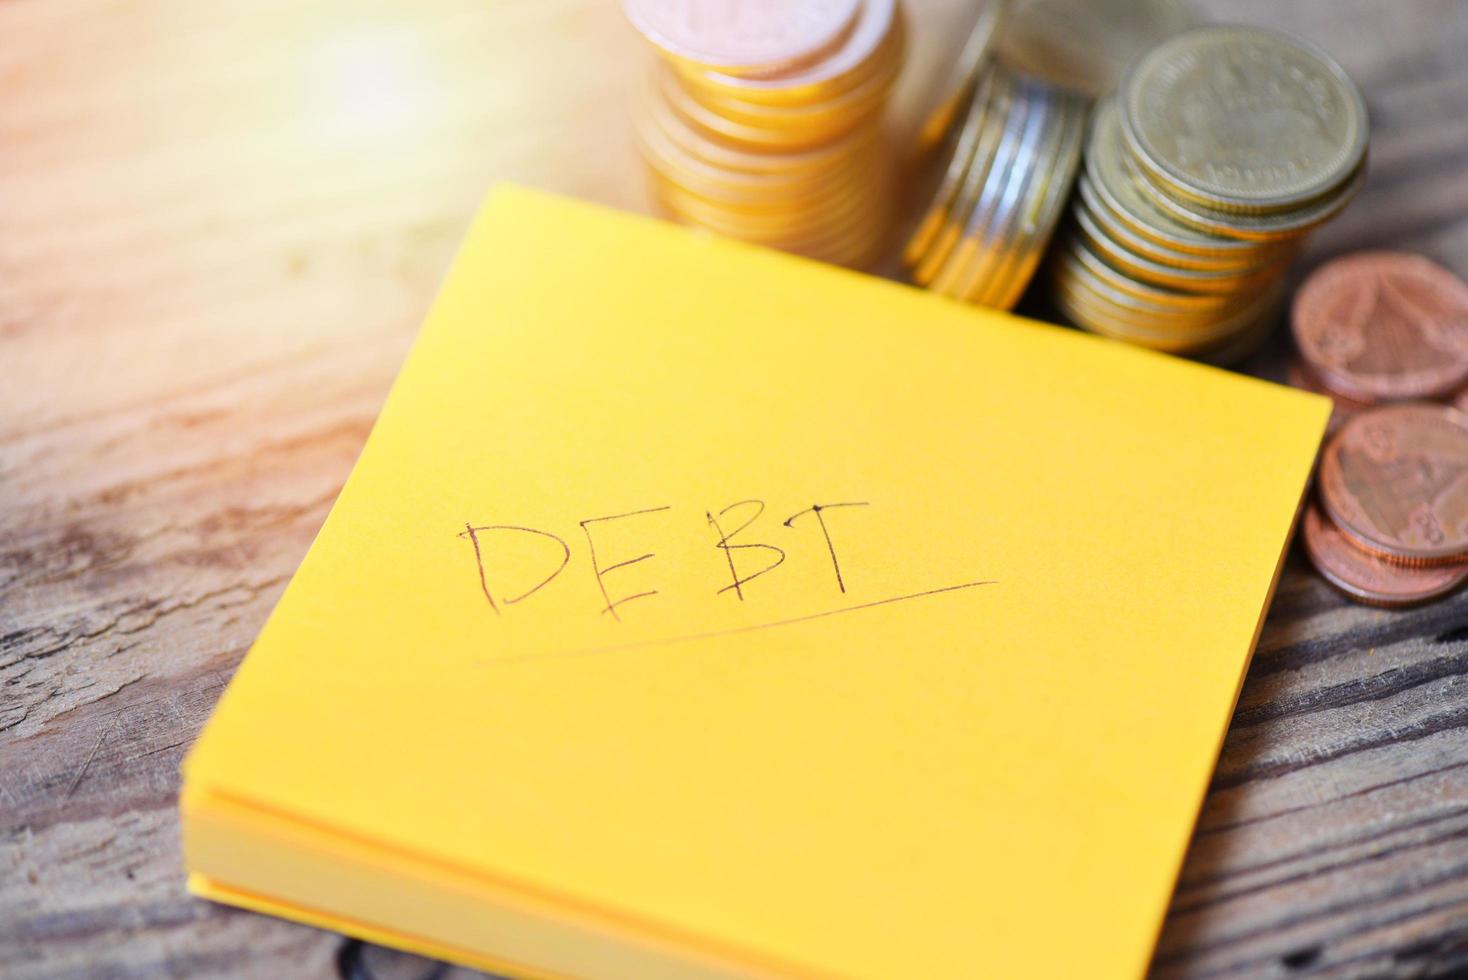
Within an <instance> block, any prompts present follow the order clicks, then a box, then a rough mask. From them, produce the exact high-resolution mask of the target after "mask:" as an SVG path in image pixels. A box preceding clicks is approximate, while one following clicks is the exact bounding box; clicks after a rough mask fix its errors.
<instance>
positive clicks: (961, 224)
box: [912, 68, 1016, 287]
mask: <svg viewBox="0 0 1468 980" xmlns="http://www.w3.org/2000/svg"><path fill="white" fill-rule="evenodd" d="M993 74H994V76H995V77H994V85H993V93H992V95H991V97H990V99H989V101H988V103H987V105H986V106H985V107H984V108H983V109H982V111H981V113H980V114H979V115H977V116H971V117H970V118H971V119H972V120H973V121H972V122H971V123H970V125H971V126H972V127H973V128H974V129H976V130H978V136H977V139H976V140H975V142H974V145H973V153H972V155H971V158H970V160H969V161H968V164H967V167H966V168H965V169H964V171H963V174H962V179H961V181H960V183H959V186H958V189H957V191H955V193H954V195H953V197H952V199H951V200H950V202H949V204H948V206H947V209H946V210H945V211H944V214H943V220H942V223H941V226H940V228H939V231H938V234H937V237H936V238H935V239H934V240H933V242H932V244H931V245H930V246H929V247H928V249H927V251H926V252H925V253H924V254H923V255H922V256H921V257H920V261H919V262H918V264H917V267H916V268H915V269H914V270H913V274H912V278H913V282H916V283H918V284H919V285H922V286H928V287H932V284H933V280H934V279H935V278H936V277H937V276H938V274H939V273H940V272H941V271H942V270H943V268H944V266H945V265H946V264H947V263H948V257H949V256H950V255H952V254H953V249H954V246H956V245H958V244H959V243H960V240H961V239H962V238H963V234H964V230H965V229H966V228H967V227H968V219H969V216H970V215H971V214H973V211H974V207H975V206H976V205H977V204H978V201H979V198H980V195H981V194H982V193H983V191H984V188H985V187H987V186H988V182H989V175H990V174H991V173H992V172H993V170H994V165H995V163H996V161H997V160H998V158H999V154H1000V150H1001V148H1003V147H1004V146H1005V143H1004V141H1005V139H1006V138H1007V134H1008V132H1009V127H1010V121H1011V118H1012V116H1013V115H1014V100H1015V98H1016V94H1015V88H1016V85H1015V80H1014V77H1013V76H1012V75H1010V74H1009V73H1008V72H1006V71H1003V70H1001V69H998V68H995V69H994V72H993ZM977 98H978V95H977V94H975V99H976V100H977Z"/></svg>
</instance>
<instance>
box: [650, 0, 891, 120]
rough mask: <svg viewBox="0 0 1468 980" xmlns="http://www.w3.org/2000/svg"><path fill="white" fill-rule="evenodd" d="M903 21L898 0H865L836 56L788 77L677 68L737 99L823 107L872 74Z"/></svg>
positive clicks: (682, 65)
mask: <svg viewBox="0 0 1468 980" xmlns="http://www.w3.org/2000/svg"><path fill="white" fill-rule="evenodd" d="M900 16H901V11H900V10H899V8H898V5H897V0H862V3H861V8H860V10H859V11H858V13H857V15H856V22H855V24H854V25H853V26H852V28H851V30H850V32H848V33H847V35H846V37H845V39H844V40H843V41H842V42H841V45H840V47H839V48H837V49H836V50H835V51H834V52H833V53H832V54H831V55H830V57H827V58H823V59H820V60H818V61H816V62H815V63H814V64H808V65H805V66H803V67H801V68H797V69H795V70H794V71H790V72H786V73H783V74H780V73H777V74H774V75H760V74H749V73H743V74H731V73H727V72H720V71H718V70H715V69H709V68H705V67H702V66H695V65H689V64H687V63H686V62H682V61H680V62H676V63H675V64H674V68H675V70H677V71H678V72H679V74H681V75H683V76H684V77H685V78H688V79H691V80H692V81H693V82H695V83H696V84H698V85H700V86H702V87H705V88H708V89H710V90H713V91H718V92H722V93H723V94H725V95H727V96H731V97H735V98H743V99H747V100H750V101H753V102H761V101H765V102H768V103H769V104H772V105H785V104H789V103H811V102H819V101H823V100H825V99H828V98H830V97H831V96H832V95H833V94H839V93H841V92H844V91H846V90H849V89H850V88H852V87H853V85H854V83H857V82H859V81H860V80H861V79H863V78H864V77H866V76H867V75H868V74H869V73H870V69H871V67H872V62H873V58H874V56H875V55H876V54H877V53H878V52H879V51H880V50H881V49H882V47H883V46H884V45H889V44H891V43H892V40H893V30H894V28H896V27H897V26H898V24H899V21H900Z"/></svg>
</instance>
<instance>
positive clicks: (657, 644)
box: [183, 188, 1329, 980]
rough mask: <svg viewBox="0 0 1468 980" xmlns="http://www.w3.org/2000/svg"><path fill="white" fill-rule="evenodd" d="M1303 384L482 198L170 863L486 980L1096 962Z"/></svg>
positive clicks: (1288, 458)
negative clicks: (456, 964) (439, 958)
mask: <svg viewBox="0 0 1468 980" xmlns="http://www.w3.org/2000/svg"><path fill="white" fill-rule="evenodd" d="M1328 411H1329V407H1328V405H1327V403H1326V402H1325V400H1324V399H1321V398H1318V397H1315V396H1312V395H1307V394H1303V393H1299V392H1295V391H1291V390H1288V389H1283V388H1279V387H1277V386H1274V385H1270V384H1267V383H1264V382H1260V381H1256V380H1253V379H1248V378H1243V377H1239V376H1235V375H1231V374H1227V373H1225V372H1222V371H1218V370H1214V369H1211V368H1207V367H1202V366H1198V365H1194V364H1190V363H1185V362H1181V361H1177V360H1173V359H1170V358H1166V357H1162V356H1158V355H1154V354H1150V353H1147V352H1143V351H1140V350H1136V349H1132V348H1128V347H1124V346H1121V345H1118V344H1114V343H1111V342H1108V341H1103V340H1099V339H1095V338H1091V337H1086V336H1082V335H1079V334H1077V333H1075V332H1073V331H1068V330H1063V329H1059V328H1052V327H1047V326H1042V325H1038V324H1034V323H1029V322H1026V321H1023V320H1020V319H1017V318H1014V317H1010V316H1007V315H1004V314H1000V313H991V312H985V311H981V310H977V309H972V308H968V307H964V306H960V305H957V304H954V303H951V302H949V301H948V300H945V299H943V298H941V297H937V296H933V295H929V294H926V293H923V292H920V291H917V290H913V289H909V288H906V287H903V286H899V285H895V284H891V283H887V282H882V281H878V280H875V279H870V278H867V277H863V276H860V275H857V274H853V273H848V272H844V271H841V270H837V269H832V268H828V267H823V266H819V265H816V264H813V263H809V262H805V261H803V260H799V259H794V258H791V257H788V256H785V255H780V254H777V253H773V252H767V251H763V250H759V249H754V248H749V247H745V246H742V245H738V244H735V243H730V242H725V241H720V240H716V239H712V238H708V237H702V236H698V235H695V234H690V233H687V232H685V231H682V230H679V229H675V228H672V227H670V226H666V225H663V224H660V223H657V222H653V221H649V220H645V219H641V218H636V217H631V216H627V215H622V214H617V213H614V212H610V211H606V210H602V209H599V208H595V207H591V206H588V205H583V204H578V203H574V202H570V201H565V200H561V199H558V198H554V197H549V196H546V195H542V194H539V193H534V192H531V191H526V190H520V189H515V188H502V189H500V190H497V191H496V192H495V193H494V194H493V195H491V197H490V199H489V201H488V203H487V204H486V205H485V207H484V209H483V211H482V212H481V214H480V215H479V217H478V219H477V220H476V221H475V224H474V226H473V228H472V230H471V232H470V234H469V237H468V239H467V241H466V243H465V245H464V247H463V250H462V252H461V254H460V256H459V258H458V260H457V263H456V265H455V267H454V269H453V271H452V273H451V274H450V276H449V279H448V281H447V283H446V285H445V287H444V289H443V291H442V293H441V295H440V296H439V298H438V300H437V302H436V303H435V306H434V308H433V311H432V313H431V314H430V316H429V318H428V321H427V323H426V324H425V326H424V328H423V331H422V334H421V336H420V338H419V340H418V342H417V345H416V347H415V349H414V351H413V353H412V355H411V356H410V357H409V359H408V362H407V364H406V365H405V367H404V368H403V371H402V374H401V375H400V377H399V379H398V382H397V384H396V386H395V387H394V389H393V392H392V394H391V396H390V398H389V400H388V402H387V405H386V407H385V408H384V409H383V412H382V416H381V418H380V419H379V421H378V423H377V426H376V428H375V429H374V431H373V433H372V436H371V438H370V439H369V441H368V443H367V446H366V448H365V449H364V450H363V453H362V456H361V459H360V460H359V462H358V464H357V467H356V469H355V471H354V472H353V473H352V476H351V478H350V479H349V481H348V482H347V485H346V487H345V489H344V490H343V491H342V494H341V497H340V499H339V500H338V501H337V503H336V506H335V507H334V508H333V510H332V512H331V515H330V517H329V518H328V520H327V522H326V524H325V526H324V527H323V528H322V530H321V533H320V535H319V537H318V538H317V540H316V542H315V544H314V545H313V546H312V548H311V551H310V554H309V555H308V556H307V558H306V560H305V562H304V563H303V564H302V566H301V568H300V570H299V571H298V572H297V574H296V576H295V578H294V580H293V581H292V582H291V585H290V587H289V588H288V589H287V591H286V593H285V596H284V597H283V598H282V600H281V602H280V604H279V606H278V607H277V608H276V610H275V612H274V614H273V615H272V616H271V618H270V621H269V623H268V624H267V625H266V627H265V629H264V631H263V632H262V633H261V635H260V638H259V640H258V642H257V643H256V645H255V647H254V649H253V650H252V651H251V652H250V654H249V656H248V657H247V658H246V660H245V662H244V664H243V666H242V667H241V669H240V671H239V674H238V676H237V677H236V678H235V680H234V682H233V683H232V684H231V686H230V688H229V690H228V692H227V693H226V694H225V696H224V698H223V700H222V701H221V703H220V705H219V708H218V710H217V711H216V713H215V716H214V718H213V719H212V720H211V721H210V723H209V725H208V727H207V729H206V730H205V732H204V734H203V735H202V736H201V738H200V740H199V742H198V744H197V745H196V746H195V748H194V750H193V752H192V754H191V755H190V757H189V760H188V762H187V764H186V770H185V776H186V784H185V791H184V794H183V811H184V832H185V847H186V856H187V862H188V866H189V869H190V872H191V883H192V884H193V886H194V887H195V888H196V890H198V891H200V892H201V893H203V894H206V895H209V896H211V897H216V898H219V899H220V900H223V901H228V902H233V903H236V904H240V905H245V906H247V907H252V908H257V909H263V910H266V911H272V912H276V913H278V914H282V915H287V916H291V917H294V918H298V919H302V920H304V921H308V922H313V923H317V924H323V925H327V926H331V927H335V928H338V929H342V930H344V931H348V932H353V933H356V934H359V935H365V936H369V937H371V938H374V939H379V940H381V941H386V942H394V943H398V944H400V945H404V946H407V947H409V948H414V949H419V950H423V951H427V952H432V953H436V954H439V955H443V956H447V957H451V958H455V959H459V960H463V961H466V962H471V963H479V964H483V965H490V966H493V967H495V968H498V969H501V970H505V971H508V972H511V973H516V974H525V975H536V976H540V975H546V976H585V977H593V976H594V977H601V976H607V977H613V976H616V977H635V978H639V980H641V978H650V977H692V976H750V975H756V976H765V975H769V976H782V975H798V976H822V977H825V976H839V977H881V978H892V977H950V976H1002V977H1013V976H1026V977H1038V976H1055V977H1076V976H1086V977H1093V978H1094V977H1103V978H1104V977H1132V976H1138V975H1140V974H1141V973H1142V972H1143V971H1144V970H1145V968H1146V964H1147V961H1148V957H1149V955H1150V951H1151V947H1152V944H1153V942H1154V939H1155V936H1156V933H1157V930H1158V927H1159V924H1160V922H1161V918H1162V915H1163V911H1164V909H1165V907H1166V905H1167V901H1168V897H1169V893H1170V891H1171V888H1172V884H1173V880H1174V878H1175V876H1176V873H1177V870H1178V867H1179V864H1180V862H1181V860H1182V856H1183V853H1184V850H1185V848H1186V845H1187V842H1188V838H1189V834H1190V831H1191V828H1192V823H1193V820H1194V818H1195V815H1196V812H1197V809H1198V806H1199V803H1200V801H1201V798H1202V795H1203V792H1204V788H1205V786H1206V784H1207V781H1208V778H1209V774H1210V771H1211V769H1212V766H1213V763H1214V760H1215V757H1216V754H1217V751H1218V748H1219V745H1220V742H1221V740H1222V737H1223V733H1224V731H1225V728H1226V726H1227V723H1228V718H1229V715H1230V712H1231V711H1232V708H1233V704H1234V700H1235V698H1236V695H1237V692H1238V687H1239V684H1240V681H1241V679H1242V676H1243V673H1244V670H1245V667H1246V666H1247V663H1248V660H1249V656H1250V653H1251V651H1252V649H1253V646H1254V642H1255V639H1256V636H1257V633H1258V630H1259V626H1260V622H1261V620H1262V617H1263V615H1264V611H1265V609H1266V608H1267V605H1268V602H1269V598H1270V595H1271V592H1272V589H1273V585H1274V581H1275V578H1276V575H1277V571H1278V567H1279V565H1280V562H1281V559H1282V554H1283V552H1284V549H1285V546H1286V543H1287V541H1288V538H1289V534H1290V530H1291V527H1292V523H1293V521H1294V518H1295V512H1296V508H1297V505H1298V503H1299V500H1300V498H1301V494H1302V492H1303V489H1304V487H1305V484H1306V480H1307V478H1308V475H1309V472H1310V467H1311V463H1312V460H1313V458H1314V454H1315V450H1316V446H1317V443H1318V441H1319V439H1320V437H1321V434H1322V432H1323V430H1324V426H1325V421H1326V417H1327V415H1328Z"/></svg>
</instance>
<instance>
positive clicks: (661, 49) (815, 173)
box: [623, 0, 904, 266]
mask: <svg viewBox="0 0 1468 980" xmlns="http://www.w3.org/2000/svg"><path fill="white" fill-rule="evenodd" d="M623 6H624V9H625V11H626V13H627V16H628V19H630V20H631V21H632V23H633V25H634V26H635V27H636V28H637V29H638V30H639V31H640V32H641V33H642V35H643V36H644V37H645V38H646V39H647V40H648V41H649V42H650V43H651V45H652V47H653V48H654V50H655V51H656V52H657V54H658V57H657V58H656V59H654V63H653V64H652V66H651V67H652V70H651V72H650V74H649V76H648V77H647V79H646V83H645V85H644V87H643V90H642V91H641V93H640V97H639V98H638V100H637V105H636V109H635V115H636V133H637V138H638V143H639V146H640V149H641V151H642V155H643V158H644V159H645V160H646V162H647V164H648V168H649V171H650V175H651V181H652V188H653V193H654V196H655V197H656V198H657V200H658V202H659V203H660V204H661V206H662V207H663V208H664V209H665V210H666V211H667V212H668V213H669V214H670V215H671V216H673V217H674V218H676V219H678V220H680V221H683V222H685V223H688V224H693V225H698V226H701V227H704V228H708V229H710V230H712V231H716V232H720V233H722V234H726V235H730V236H732V237H735V238H741V239H744V240H746V241H751V242H757V243H759V244H763V245H768V246H772V247H775V248H780V249H785V250H787V251H790V252H795V253H798V254H802V255H806V256H809V257H811V258H817V259H822V260H825V261H828V262H835V263H838V264H843V265H851V266H863V265H867V264H870V263H871V262H872V261H873V260H874V259H875V258H876V257H877V256H878V255H879V253H880V251H881V248H882V246H883V244H884V241H885V235H886V232H887V229H888V226H889V220H890V216H891V214H892V193H891V187H890V180H891V175H892V168H891V165H890V159H889V153H888V148H887V146H886V143H885V140H884V138H883V132H882V117H883V114H884V111H885V108H886V104H887V101H888V96H889V94H890V92H891V89H892V86H893V83H894V82H895V81H896V79H897V76H898V73H899V71H900V69H901V67H902V58H903V50H904V29H903V19H902V18H903V15H902V9H901V6H900V3H899V0H780V2H776V0H757V2H754V0H752V2H743V3H738V2H733V0H624V4H623Z"/></svg>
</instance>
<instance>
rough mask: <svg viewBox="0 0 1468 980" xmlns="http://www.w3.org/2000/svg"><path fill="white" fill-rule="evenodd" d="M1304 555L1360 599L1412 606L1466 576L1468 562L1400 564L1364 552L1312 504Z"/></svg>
mask: <svg viewBox="0 0 1468 980" xmlns="http://www.w3.org/2000/svg"><path fill="white" fill-rule="evenodd" d="M1302 537H1303V538H1304V542H1305V554H1307V555H1308V556H1309V557H1310V563H1311V564H1313V565H1314V566H1315V568H1316V570H1317V571H1318V572H1320V574H1321V575H1322V576H1323V577H1324V578H1325V580H1326V581H1327V582H1329V583H1330V584H1331V585H1334V586H1335V587H1336V588H1338V589H1340V590H1341V591H1342V592H1344V593H1346V595H1348V596H1350V597H1351V598H1353V599H1356V600H1357V601H1359V602H1365V603H1368V604H1370V605H1373V606H1410V605H1412V604H1414V603H1418V602H1426V601H1427V600H1429V599H1436V598H1437V597H1438V596H1441V595H1445V594H1447V593H1449V592H1451V591H1453V590H1454V589H1456V588H1457V587H1458V586H1459V585H1462V584H1463V580H1464V579H1468V562H1458V563H1456V564H1452V565H1401V564H1398V563H1396V562H1392V561H1389V560H1387V559H1385V558H1382V557H1379V556H1377V555H1373V554H1371V553H1370V552H1366V551H1362V550H1361V549H1360V548H1358V547H1356V546H1355V545H1353V544H1352V543H1351V542H1350V541H1349V540H1348V539H1347V538H1346V536H1345V535H1344V534H1342V533H1341V530H1340V528H1338V527H1336V526H1335V525H1334V524H1332V523H1331V522H1330V518H1328V517H1326V516H1325V515H1324V514H1322V513H1321V511H1320V508H1319V507H1318V506H1316V505H1315V504H1314V503H1311V504H1310V505H1309V506H1308V507H1306V508H1305V520H1304V525H1303V529H1302Z"/></svg>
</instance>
